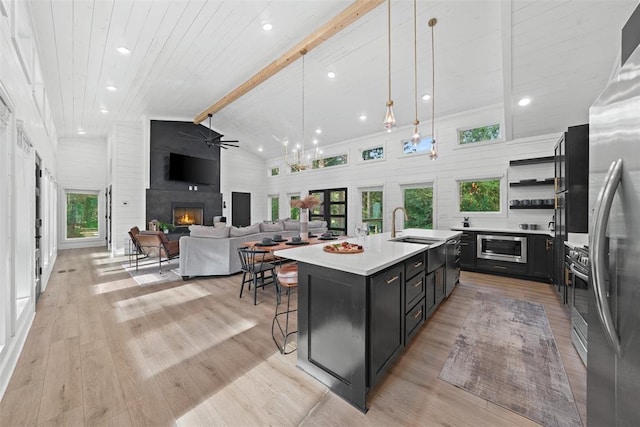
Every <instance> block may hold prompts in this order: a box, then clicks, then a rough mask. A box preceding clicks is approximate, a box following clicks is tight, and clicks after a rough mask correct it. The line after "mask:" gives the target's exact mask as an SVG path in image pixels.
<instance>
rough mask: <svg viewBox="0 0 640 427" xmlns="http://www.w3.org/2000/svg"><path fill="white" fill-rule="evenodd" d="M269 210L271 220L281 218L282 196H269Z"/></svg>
mask: <svg viewBox="0 0 640 427" xmlns="http://www.w3.org/2000/svg"><path fill="white" fill-rule="evenodd" d="M269 211H270V213H271V216H270V218H271V221H276V220H278V219H280V196H278V195H277V194H276V195H271V196H269Z"/></svg>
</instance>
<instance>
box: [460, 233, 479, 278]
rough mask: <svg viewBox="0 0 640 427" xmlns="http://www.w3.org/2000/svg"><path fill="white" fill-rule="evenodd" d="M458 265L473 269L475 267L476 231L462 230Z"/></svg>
mask: <svg viewBox="0 0 640 427" xmlns="http://www.w3.org/2000/svg"><path fill="white" fill-rule="evenodd" d="M460 267H461V268H467V269H470V270H472V269H474V268H475V267H476V233H475V232H472V231H463V232H462V236H461V237H460Z"/></svg>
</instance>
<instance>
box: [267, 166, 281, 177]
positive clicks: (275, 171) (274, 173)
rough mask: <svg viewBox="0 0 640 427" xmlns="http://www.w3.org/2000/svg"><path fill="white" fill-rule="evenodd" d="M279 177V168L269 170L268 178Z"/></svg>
mask: <svg viewBox="0 0 640 427" xmlns="http://www.w3.org/2000/svg"><path fill="white" fill-rule="evenodd" d="M278 175H280V168H279V167H278V166H276V167H274V168H270V169H269V176H278Z"/></svg>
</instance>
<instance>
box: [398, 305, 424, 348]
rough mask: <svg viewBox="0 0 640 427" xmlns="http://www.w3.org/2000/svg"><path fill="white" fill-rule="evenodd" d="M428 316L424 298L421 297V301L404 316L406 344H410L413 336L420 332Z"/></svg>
mask: <svg viewBox="0 0 640 427" xmlns="http://www.w3.org/2000/svg"><path fill="white" fill-rule="evenodd" d="M426 318H427V315H426V310H425V307H424V299H421V300H420V302H418V303H417V304H416V306H415V307H413V308H412V309H411V311H409V312H408V313H407V315H406V316H405V318H404V325H405V326H404V343H405V345H407V344H409V341H411V338H413V336H414V335H415V334H416V333H418V331H419V330H420V326H422V325H423V324H424V321H425V319H426Z"/></svg>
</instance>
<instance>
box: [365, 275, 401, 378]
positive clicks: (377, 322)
mask: <svg viewBox="0 0 640 427" xmlns="http://www.w3.org/2000/svg"><path fill="white" fill-rule="evenodd" d="M404 285H405V283H404V265H403V264H402V263H401V264H398V265H396V266H394V267H392V268H390V269H388V270H385V271H383V272H381V273H378V274H376V275H374V276H373V277H372V278H371V310H370V321H371V329H370V331H371V340H370V345H371V349H370V352H371V353H370V354H371V371H370V384H371V385H373V384H376V383H377V382H378V380H379V379H380V378H381V377H382V376H383V375H384V373H385V372H386V370H387V368H388V367H389V365H390V364H391V362H392V361H393V360H394V359H395V356H396V355H397V354H398V353H399V352H400V350H401V349H402V346H403V337H404V333H403V332H404V331H403V329H402V327H403V320H404V314H405V313H404V311H405V310H404V306H403V304H402V292H403V289H404V287H405V286H404Z"/></svg>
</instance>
